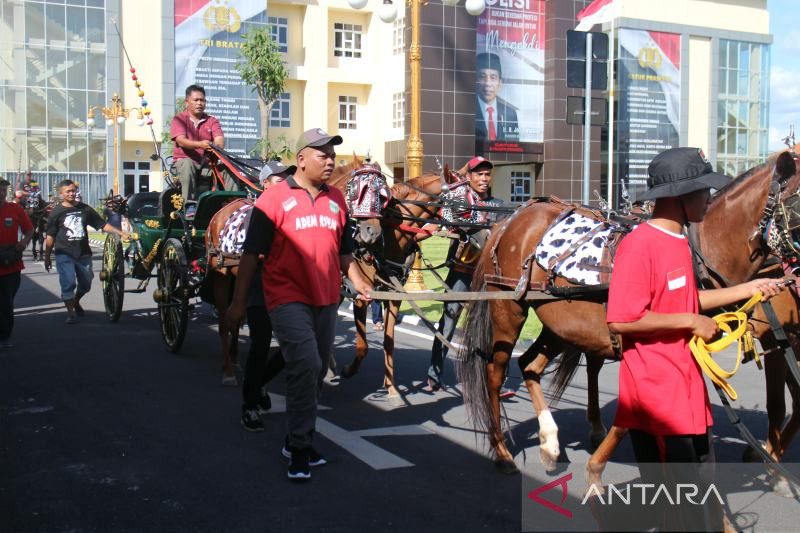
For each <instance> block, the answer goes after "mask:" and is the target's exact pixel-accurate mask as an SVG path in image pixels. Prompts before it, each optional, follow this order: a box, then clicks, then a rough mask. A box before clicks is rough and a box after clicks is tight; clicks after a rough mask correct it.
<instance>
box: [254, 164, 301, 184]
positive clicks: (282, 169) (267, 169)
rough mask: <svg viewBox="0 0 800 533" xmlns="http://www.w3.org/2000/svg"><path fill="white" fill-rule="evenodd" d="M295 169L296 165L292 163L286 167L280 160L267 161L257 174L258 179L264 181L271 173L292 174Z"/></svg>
mask: <svg viewBox="0 0 800 533" xmlns="http://www.w3.org/2000/svg"><path fill="white" fill-rule="evenodd" d="M295 170H297V167H296V166H294V165H292V166H290V167H287V166H286V165H284V164H283V163H281V162H280V161H267V163H266V164H265V165H264V168H262V169H261V173H260V174H259V175H258V180H259V181H264V180H265V179H267V178H268V177H270V176H272V175H273V174H287V175H288V174H294V172H295Z"/></svg>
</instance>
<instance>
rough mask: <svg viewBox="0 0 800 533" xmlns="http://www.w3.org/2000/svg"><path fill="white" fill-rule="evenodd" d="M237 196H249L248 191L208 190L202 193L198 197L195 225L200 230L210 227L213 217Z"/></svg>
mask: <svg viewBox="0 0 800 533" xmlns="http://www.w3.org/2000/svg"><path fill="white" fill-rule="evenodd" d="M237 198H247V193H246V192H244V191H208V192H204V193H203V194H201V195H200V198H198V199H197V210H196V211H195V213H194V227H195V228H196V229H198V230H204V229H206V228H208V224H209V222H211V217H213V216H214V214H215V213H216V212H217V211H219V210H220V209H222V207H223V206H224V205H225V204H227V203H229V202H232V201H233V200H236V199H237Z"/></svg>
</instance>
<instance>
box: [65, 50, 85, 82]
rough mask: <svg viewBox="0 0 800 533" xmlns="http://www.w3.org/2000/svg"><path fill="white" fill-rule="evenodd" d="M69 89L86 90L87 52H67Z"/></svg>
mask: <svg viewBox="0 0 800 533" xmlns="http://www.w3.org/2000/svg"><path fill="white" fill-rule="evenodd" d="M67 65H68V67H67V87H69V88H70V89H86V51H85V50H67Z"/></svg>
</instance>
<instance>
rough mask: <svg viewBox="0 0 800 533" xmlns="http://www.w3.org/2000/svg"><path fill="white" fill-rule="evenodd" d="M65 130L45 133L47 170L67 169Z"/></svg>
mask: <svg viewBox="0 0 800 533" xmlns="http://www.w3.org/2000/svg"><path fill="white" fill-rule="evenodd" d="M67 159H68V154H67V132H66V131H60V132H59V131H49V132H48V133H47V163H48V164H47V170H50V171H55V172H66V171H67Z"/></svg>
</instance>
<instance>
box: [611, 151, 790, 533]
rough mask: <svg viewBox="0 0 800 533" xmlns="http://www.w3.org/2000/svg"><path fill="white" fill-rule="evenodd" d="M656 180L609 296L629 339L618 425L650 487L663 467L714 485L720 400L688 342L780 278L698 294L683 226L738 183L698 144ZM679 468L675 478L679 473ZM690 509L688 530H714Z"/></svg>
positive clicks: (667, 156) (770, 290)
mask: <svg viewBox="0 0 800 533" xmlns="http://www.w3.org/2000/svg"><path fill="white" fill-rule="evenodd" d="M648 174H649V178H648V180H647V184H648V190H647V192H646V193H645V194H644V195H643V196H642V197H641V198H640V199H641V200H655V208H654V210H653V217H652V218H651V219H650V220H649V221H647V222H645V223H643V224H641V225H639V226H638V227H637V228H636V229H635V230H633V232H631V234H630V235H628V236H627V237H626V238H625V239H624V240H623V241H622V244H621V245H620V247H619V251H618V252H617V255H616V257H615V259H614V271H613V274H612V276H611V285H610V288H609V295H608V310H607V315H606V320H607V321H608V327H609V330H611V332H612V333H619V334H620V335H621V336H622V349H623V358H622V363H621V364H620V369H619V405H618V406H617V414H616V419H615V421H614V425H616V426H619V427H623V428H628V429H629V430H630V435H631V440H632V442H633V450H634V454H635V456H636V461H637V462H638V463H639V469H640V471H641V474H642V478H643V480H644V481H648V479H649V480H650V481H652V482H654V483H655V484H658V481H657V480H663V479H664V471H662V469H661V466H660V465H658V463H661V462H667V463H684V464H697V467H696V469H695V467H692V470H691V471H690V478H693V479H688V480H687V479H685V477H683V478H681V479H682V481H691V482H695V483H699V484H705V485H706V486H707V485H708V484H709V483H711V482H712V481H713V478H714V449H713V446H712V443H711V425H712V423H713V422H712V418H711V404H710V402H709V399H708V393H707V391H706V387H705V382H704V381H703V375H702V372H701V370H700V367H699V366H698V364H697V362H696V361H695V360H694V358H693V357H692V354H691V351H690V350H689V341H690V340H691V338H692V336H695V335H696V336H698V337H701V338H702V339H704V340H710V339H711V338H712V337H713V336H714V335H715V334H716V333H717V329H718V328H717V324H716V322H715V321H714V320H713V319H711V318H709V317H707V316H704V315H701V314H699V312H700V311H701V310H704V311H707V310H710V309H716V308H718V307H721V306H724V305H728V304H732V303H734V302H738V301H740V300H746V299H748V298H750V297H751V296H753V295H754V294H755V293H756V292H759V291H760V292H762V293H763V294H764V295H765V297H766V298H768V297H771V296H773V295H775V294H777V293H778V292H779V291H780V290H781V289H780V287H779V286H778V284H777V283H776V280H774V279H757V280H753V281H750V282H747V283H743V284H741V285H736V286H733V287H728V288H724V289H716V290H704V291H698V288H697V284H696V282H695V277H694V270H693V266H692V255H691V250H690V248H689V244H688V241H687V239H686V237H685V235H684V232H683V228H684V226H686V225H687V224H689V223H696V222H700V221H701V220H703V217H704V216H705V213H706V209H707V207H708V202H709V199H710V189H712V188H714V189H721V188H723V187H724V186H725V185H727V184H728V182H729V180H728V178H727V177H725V176H723V175H721V174H716V173H714V172H713V170H712V167H711V164H710V163H709V162H708V161H707V160H706V159H705V156H704V155H703V152H702V151H701V150H699V149H698V148H673V149H670V150H666V151H664V152H662V153H660V154H659V155H657V156H656V157H655V158H654V159H653V161H652V162H651V163H650V166H649V168H648ZM654 465H655V466H654ZM679 466H680V465H672V466H671V467H670V469H671V470H670V471H667V472H666V474H667V475H668V476H674V475H675V471H677V469H678V467H679ZM670 479H673V478H672V477H671V478H670ZM701 493H704V492H703V491H702V490H701ZM690 507H691V506H687V507H686V509H683V508H682V513H683V515H682V518H683V519H684V520H686V522H684V526H687V527H681V528H680V529H685V530H694V529H698V528H699V529H705V528H706V527H709V525H708V524H705V523H704V521H705V518H704V516H703V513H704V511H703V509H702V508H698V509H694V511H695V513H694V516H693V513H692V512H691V511H692V509H690ZM721 516H722V515H721V513H718V514H717V515H716V516H711V515H709V517H708V518H709V520H712V521H713V522H714V524H713V525H712V526H710V527H720V528H721V525H722V523H721V521H720V520H721ZM657 519H658V518H657ZM689 525H691V526H689ZM661 527H663V524H661ZM720 530H721V529H720ZM713 531H717V529H713Z"/></svg>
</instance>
